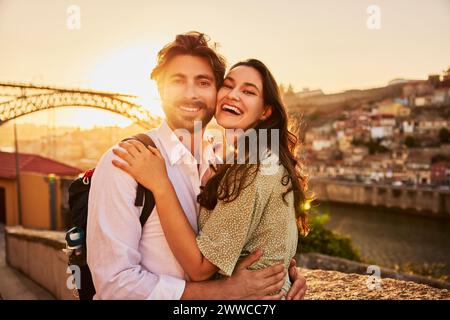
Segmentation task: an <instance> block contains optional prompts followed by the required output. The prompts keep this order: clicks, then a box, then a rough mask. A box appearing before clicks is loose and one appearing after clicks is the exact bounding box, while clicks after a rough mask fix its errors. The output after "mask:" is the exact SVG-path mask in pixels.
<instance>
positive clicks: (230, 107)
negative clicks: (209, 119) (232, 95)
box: [222, 104, 242, 116]
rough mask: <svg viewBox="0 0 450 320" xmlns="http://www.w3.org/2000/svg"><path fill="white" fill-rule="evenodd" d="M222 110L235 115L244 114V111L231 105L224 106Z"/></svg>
mask: <svg viewBox="0 0 450 320" xmlns="http://www.w3.org/2000/svg"><path fill="white" fill-rule="evenodd" d="M222 110H225V111H228V112H231V113H234V114H235V115H238V116H240V115H241V114H242V111H241V110H239V109H238V108H236V107H234V106H230V105H229V104H224V105H223V107H222Z"/></svg>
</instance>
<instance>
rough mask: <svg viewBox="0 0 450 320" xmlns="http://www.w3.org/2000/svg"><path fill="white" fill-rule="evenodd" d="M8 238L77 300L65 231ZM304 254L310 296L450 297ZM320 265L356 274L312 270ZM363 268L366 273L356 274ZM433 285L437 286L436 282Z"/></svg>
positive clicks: (14, 254) (39, 275)
mask: <svg viewBox="0 0 450 320" xmlns="http://www.w3.org/2000/svg"><path fill="white" fill-rule="evenodd" d="M5 238H6V259H7V263H8V264H9V265H10V266H12V267H14V268H16V269H19V270H20V271H22V272H23V273H24V274H25V275H27V276H28V277H30V278H31V279H33V280H34V281H35V282H37V283H38V284H40V285H41V286H42V287H44V288H45V289H47V290H48V291H49V292H50V293H52V294H53V296H55V297H56V298H57V299H70V300H72V299H75V298H74V296H73V294H72V291H71V290H69V289H68V288H67V279H68V277H69V276H70V274H68V273H67V256H66V255H65V253H64V252H63V251H62V249H63V248H64V247H65V242H64V233H63V232H56V231H42V230H31V229H24V228H22V227H6V228H5ZM302 256H303V255H302ZM304 256H305V258H302V257H298V261H299V265H301V266H302V268H301V269H300V271H301V273H302V274H303V275H304V276H305V277H306V279H307V283H308V290H307V294H306V296H305V298H306V299H333V300H334V299H343V300H347V299H450V292H449V291H448V290H447V289H440V288H435V287H432V286H430V285H427V284H418V283H416V282H413V281H404V280H414V278H408V279H407V278H404V280H398V279H389V278H387V277H385V276H386V274H385V273H384V271H382V273H381V282H380V286H379V288H375V289H373V290H371V289H369V288H368V286H367V281H368V275H364V273H365V270H366V269H365V266H358V264H357V265H353V264H352V263H350V264H346V263H345V261H347V260H345V261H341V260H344V259H338V258H331V257H328V256H324V255H316V256H314V255H312V256H311V255H304ZM336 259H338V260H336ZM347 262H348V261H347ZM319 265H320V266H321V267H322V268H335V269H339V270H341V271H346V272H352V273H344V272H340V271H331V270H323V269H311V268H315V267H317V266H319ZM343 265H346V266H345V267H344V266H343ZM358 268H359V269H358ZM361 271H362V274H356V273H359V272H361ZM415 280H418V279H417V278H416V279H415ZM429 284H432V285H435V286H436V283H429Z"/></svg>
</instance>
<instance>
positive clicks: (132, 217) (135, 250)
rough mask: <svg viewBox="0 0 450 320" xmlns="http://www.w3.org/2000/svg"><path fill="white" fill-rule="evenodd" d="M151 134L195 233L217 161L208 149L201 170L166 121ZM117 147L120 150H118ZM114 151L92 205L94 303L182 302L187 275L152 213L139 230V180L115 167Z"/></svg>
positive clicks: (99, 169) (100, 172) (100, 173)
mask: <svg viewBox="0 0 450 320" xmlns="http://www.w3.org/2000/svg"><path fill="white" fill-rule="evenodd" d="M147 134H148V135H149V136H150V137H151V138H152V139H153V141H154V142H155V144H156V147H157V148H158V149H159V150H160V152H161V154H162V156H163V157H164V159H165V160H166V167H167V173H168V175H169V178H170V180H171V181H172V184H173V186H174V189H175V191H176V193H177V196H178V199H179V201H180V203H181V206H182V208H183V210H184V212H185V213H186V216H187V218H188V220H189V222H190V224H191V225H192V227H193V229H194V230H195V231H196V232H197V215H198V211H199V205H198V203H197V195H198V194H199V193H200V185H201V182H200V181H202V178H203V176H204V175H205V173H207V172H208V167H209V163H212V162H215V161H216V160H217V158H216V156H215V154H214V151H213V149H212V147H211V146H210V145H206V147H205V148H204V149H203V152H202V161H201V162H200V167H199V168H198V167H197V161H195V158H194V157H193V156H192V154H191V153H190V151H189V150H188V149H187V148H186V147H185V146H184V145H183V144H182V143H181V142H180V141H179V139H178V138H177V137H176V135H175V134H174V132H173V131H172V130H171V129H170V127H169V126H168V125H167V123H166V122H163V123H162V124H161V126H160V127H159V128H157V129H153V130H150V131H149V132H147ZM115 147H117V146H115ZM112 149H113V148H110V149H109V150H108V151H107V152H106V153H105V154H104V155H103V156H102V158H101V159H100V161H99V162H98V164H97V166H96V169H95V172H94V175H93V177H92V182H91V183H92V184H91V189H90V192H89V203H88V212H89V214H88V224H87V248H88V250H87V260H88V265H89V268H90V270H91V272H92V278H93V281H94V285H95V288H96V295H95V296H94V299H173V300H176V299H180V297H181V295H182V294H183V291H184V288H185V273H184V271H183V269H182V268H181V266H180V265H179V263H178V262H177V260H176V258H175V256H174V255H173V254H172V251H171V250H170V248H169V245H168V243H167V241H166V238H165V236H164V232H163V230H162V226H161V224H160V220H159V216H158V211H157V210H156V207H155V208H154V209H153V211H152V213H151V215H150V217H149V218H148V220H147V223H146V224H145V225H144V227H143V228H142V227H141V224H140V222H139V217H140V215H141V210H142V207H136V206H135V205H134V201H135V199H136V188H137V182H136V180H134V179H133V178H132V177H131V176H130V175H128V174H127V173H125V172H123V171H121V170H120V169H118V168H116V167H114V166H113V164H112V162H111V161H112V160H113V159H116V160H119V161H122V160H121V159H120V158H118V157H117V156H116V155H114V154H113V153H112Z"/></svg>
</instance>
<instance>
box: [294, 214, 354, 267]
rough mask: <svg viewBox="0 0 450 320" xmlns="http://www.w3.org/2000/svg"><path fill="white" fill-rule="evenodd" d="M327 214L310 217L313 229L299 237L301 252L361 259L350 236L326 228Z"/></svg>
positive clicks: (299, 249)
mask: <svg viewBox="0 0 450 320" xmlns="http://www.w3.org/2000/svg"><path fill="white" fill-rule="evenodd" d="M328 219H329V216H328V215H327V214H321V215H312V216H310V218H309V223H310V227H311V231H310V232H309V234H308V235H307V236H306V237H301V236H300V237H299V244H298V251H299V253H307V252H318V253H322V254H326V255H330V256H335V257H340V258H344V259H349V260H354V261H361V257H360V255H359V253H358V251H357V250H356V249H355V248H354V247H353V244H352V241H351V239H350V238H348V237H344V236H341V235H339V234H337V233H334V232H333V231H330V230H328V229H326V228H325V226H324V225H325V223H326V222H327V221H328Z"/></svg>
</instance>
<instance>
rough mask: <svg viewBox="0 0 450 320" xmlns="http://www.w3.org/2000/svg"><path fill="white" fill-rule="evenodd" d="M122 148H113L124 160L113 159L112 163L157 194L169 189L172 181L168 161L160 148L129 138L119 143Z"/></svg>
mask: <svg viewBox="0 0 450 320" xmlns="http://www.w3.org/2000/svg"><path fill="white" fill-rule="evenodd" d="M119 146H120V147H121V148H123V149H125V151H126V152H124V151H122V150H120V149H116V148H114V149H113V153H114V154H115V155H116V156H118V157H119V158H120V159H122V160H124V161H125V162H126V163H123V162H122V161H117V160H112V164H113V165H114V166H115V167H117V168H119V169H121V170H123V171H125V172H126V173H128V174H129V175H131V176H132V177H133V178H134V179H136V181H137V182H139V183H140V184H142V185H143V186H144V187H145V188H147V189H149V190H150V191H151V192H152V193H153V194H154V195H155V196H156V194H157V193H158V192H164V190H167V188H168V187H169V185H171V182H170V180H169V177H168V175H167V170H166V163H165V161H164V158H163V157H162V156H161V153H160V152H159V150H158V149H156V148H153V147H152V146H148V147H147V148H146V147H145V146H144V144H142V143H141V142H140V141H137V140H128V141H123V142H121V143H119Z"/></svg>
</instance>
